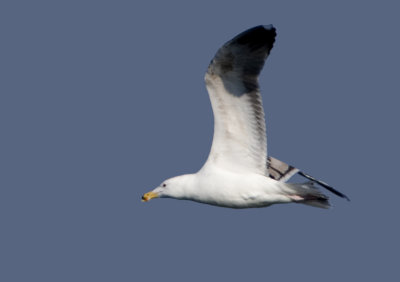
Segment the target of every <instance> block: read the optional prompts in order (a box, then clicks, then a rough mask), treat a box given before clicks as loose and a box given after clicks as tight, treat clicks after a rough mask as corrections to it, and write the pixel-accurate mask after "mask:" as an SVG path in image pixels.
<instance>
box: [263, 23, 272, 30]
mask: <svg viewBox="0 0 400 282" xmlns="http://www.w3.org/2000/svg"><path fill="white" fill-rule="evenodd" d="M263 27H264V28H265V29H267V30H271V29H273V28H274V26H273V25H272V24H267V25H263Z"/></svg>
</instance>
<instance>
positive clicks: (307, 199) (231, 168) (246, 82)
mask: <svg viewBox="0 0 400 282" xmlns="http://www.w3.org/2000/svg"><path fill="white" fill-rule="evenodd" d="M275 37H276V29H275V28H274V27H273V26H272V25H265V26H256V27H253V28H250V29H248V30H246V31H244V32H242V33H240V34H239V35H237V36H236V37H234V38H233V39H231V40H230V41H228V42H227V43H225V44H224V45H223V46H222V47H221V48H220V49H219V50H218V51H217V53H216V55H215V56H214V58H213V59H212V61H211V63H210V65H209V66H208V70H207V72H206V75H205V83H206V87H207V91H208V94H209V96H210V100H211V105H212V109H213V114H214V136H213V142H212V145H211V151H210V154H209V156H208V159H207V161H206V162H205V164H204V165H203V167H202V168H201V169H200V170H199V171H198V172H197V173H194V174H185V175H180V176H176V177H173V178H170V179H167V180H165V181H163V182H162V183H161V184H160V186H158V187H157V188H155V189H154V190H152V191H150V192H148V193H145V194H144V195H143V196H142V201H144V202H147V201H149V200H151V199H153V198H174V199H180V200H191V201H195V202H199V203H203V204H209V205H215V206H220V207H226V208H236V209H241V208H259V207H268V206H270V205H273V204H280V203H300V204H305V205H309V206H314V207H319V208H329V207H330V203H329V198H328V196H327V195H325V194H323V193H322V192H321V191H320V189H319V188H318V186H317V184H318V185H319V186H321V187H323V188H325V189H327V190H328V191H330V192H332V193H333V194H335V195H337V196H339V197H342V198H345V199H347V200H349V198H348V197H347V196H346V195H344V194H343V193H341V192H339V191H337V190H335V189H334V188H332V187H331V186H329V185H328V184H326V183H325V182H322V181H320V180H318V179H316V178H314V177H312V176H311V175H308V174H306V173H304V172H302V171H301V170H299V169H297V168H295V167H293V166H291V165H288V164H286V163H284V162H282V161H280V160H278V159H276V158H273V157H267V138H266V130H265V119H264V110H263V105H262V100H261V95H260V90H259V84H258V76H259V74H260V72H261V70H262V68H263V66H264V63H265V60H266V59H267V57H268V55H269V53H270V51H271V49H272V47H273V45H274V42H275ZM295 174H299V175H301V176H303V177H305V178H306V179H307V181H306V182H304V183H287V181H288V180H289V179H290V178H291V177H292V176H294V175H295Z"/></svg>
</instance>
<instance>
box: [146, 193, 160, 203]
mask: <svg viewBox="0 0 400 282" xmlns="http://www.w3.org/2000/svg"><path fill="white" fill-rule="evenodd" d="M153 198H158V194H157V193H155V192H148V193H146V194H144V195H143V196H142V202H147V201H149V200H151V199H153Z"/></svg>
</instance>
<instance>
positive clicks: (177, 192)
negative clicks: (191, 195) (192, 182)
mask: <svg viewBox="0 0 400 282" xmlns="http://www.w3.org/2000/svg"><path fill="white" fill-rule="evenodd" d="M191 178H192V175H181V176H176V177H173V178H170V179H167V180H165V181H163V182H162V183H161V184H160V186H158V187H157V188H155V189H154V190H152V191H150V192H147V193H146V194H144V195H143V196H142V202H147V201H149V200H151V199H154V198H175V199H183V198H185V195H186V193H185V190H186V189H185V188H186V187H187V186H188V180H189V179H191Z"/></svg>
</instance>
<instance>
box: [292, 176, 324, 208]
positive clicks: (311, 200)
mask: <svg viewBox="0 0 400 282" xmlns="http://www.w3.org/2000/svg"><path fill="white" fill-rule="evenodd" d="M286 185H287V186H288V188H289V189H288V191H287V193H288V195H289V198H290V199H292V201H293V202H296V203H300V204H304V205H308V206H313V207H317V208H323V209H328V208H330V206H331V205H330V203H329V197H328V196H326V195H325V194H323V193H321V191H320V190H319V189H318V188H316V187H315V186H314V182H312V181H310V182H305V183H286Z"/></svg>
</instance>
